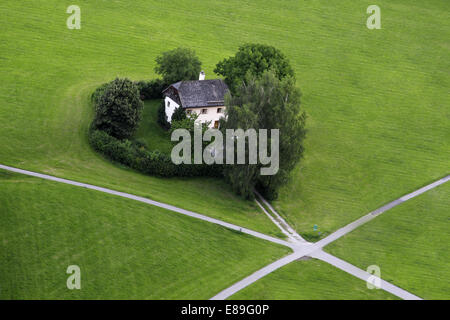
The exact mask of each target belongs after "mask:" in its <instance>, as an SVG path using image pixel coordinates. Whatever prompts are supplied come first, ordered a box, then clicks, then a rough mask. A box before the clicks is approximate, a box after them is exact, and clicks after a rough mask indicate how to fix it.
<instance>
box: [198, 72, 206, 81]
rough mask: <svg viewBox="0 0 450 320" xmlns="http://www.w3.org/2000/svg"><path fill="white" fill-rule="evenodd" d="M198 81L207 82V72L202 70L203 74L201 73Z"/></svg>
mask: <svg viewBox="0 0 450 320" xmlns="http://www.w3.org/2000/svg"><path fill="white" fill-rule="evenodd" d="M198 80H205V71H203V70H202V72H200V75H199V77H198Z"/></svg>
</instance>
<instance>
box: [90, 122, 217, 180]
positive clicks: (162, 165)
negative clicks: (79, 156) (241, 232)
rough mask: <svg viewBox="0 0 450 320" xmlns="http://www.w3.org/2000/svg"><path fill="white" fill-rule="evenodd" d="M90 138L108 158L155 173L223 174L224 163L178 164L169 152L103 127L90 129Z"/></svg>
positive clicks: (170, 175)
mask: <svg viewBox="0 0 450 320" xmlns="http://www.w3.org/2000/svg"><path fill="white" fill-rule="evenodd" d="M89 142H90V144H91V146H92V147H93V148H94V150H96V151H98V152H100V153H101V154H103V155H104V156H105V157H107V158H108V159H110V160H112V161H116V162H119V163H121V164H123V165H126V166H128V167H130V168H133V169H135V170H137V171H140V172H142V173H145V174H149V175H153V176H160V177H199V176H211V177H219V176H221V175H222V166H221V165H206V164H202V165H194V164H192V165H187V164H180V165H175V164H174V163H173V162H172V160H171V159H170V157H169V156H168V155H166V154H163V153H161V152H159V151H150V150H147V149H146V148H145V146H143V145H142V144H140V143H139V142H136V141H130V140H119V139H116V138H114V137H112V136H110V135H108V134H107V133H106V132H104V131H100V130H95V129H91V130H90V131H89Z"/></svg>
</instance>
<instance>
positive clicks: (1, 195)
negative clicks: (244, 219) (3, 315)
mask: <svg viewBox="0 0 450 320" xmlns="http://www.w3.org/2000/svg"><path fill="white" fill-rule="evenodd" d="M0 208H1V219H2V220H1V221H2V223H1V224H0V299H209V298H211V297H212V296H214V295H215V294H217V293H218V292H220V291H221V290H223V289H225V288H226V287H228V286H230V285H232V284H233V283H234V282H236V281H238V280H240V279H241V278H242V277H244V276H247V275H249V274H251V273H252V272H254V271H255V270H256V269H259V268H262V267H263V266H264V265H266V264H268V263H270V262H271V261H273V260H275V259H278V258H281V257H282V256H283V255H285V254H287V253H288V252H289V249H288V248H285V247H282V246H278V245H274V244H272V243H270V242H267V241H264V240H259V239H257V238H254V237H251V236H247V235H244V234H239V233H236V232H233V231H230V230H227V229H225V228H222V227H219V226H216V225H213V224H210V223H207V222H204V221H199V220H196V219H193V218H190V217H186V216H182V215H180V214H177V213H173V212H170V211H166V210H163V209H160V208H157V207H153V206H149V205H146V204H143V203H139V202H136V201H132V200H128V199H122V198H118V197H115V196H111V195H107V194H103V193H100V192H94V191H91V190H85V189H83V188H78V187H73V186H67V185H60V184H58V183H55V182H48V181H45V180H41V179H36V178H32V177H27V176H23V175H18V174H11V173H7V172H5V171H2V170H0ZM69 265H78V266H79V267H80V269H81V290H69V289H67V287H66V281H67V278H68V277H69V275H68V274H66V270H67V267H68V266H69Z"/></svg>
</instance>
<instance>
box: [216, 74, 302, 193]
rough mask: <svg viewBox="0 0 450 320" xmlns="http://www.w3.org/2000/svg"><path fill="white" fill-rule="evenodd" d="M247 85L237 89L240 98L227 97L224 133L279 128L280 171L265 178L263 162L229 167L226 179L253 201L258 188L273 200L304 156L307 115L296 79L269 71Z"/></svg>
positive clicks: (225, 172) (253, 78)
mask: <svg viewBox="0 0 450 320" xmlns="http://www.w3.org/2000/svg"><path fill="white" fill-rule="evenodd" d="M245 83H246V84H245V85H241V86H240V87H239V88H238V89H237V91H238V92H237V93H238V94H237V95H236V96H233V97H231V96H228V97H227V99H226V106H227V109H226V110H227V111H226V112H227V118H226V119H222V120H221V130H222V131H223V132H224V134H225V130H226V129H244V130H247V129H250V128H254V129H255V130H256V131H257V132H258V129H268V131H269V132H270V129H279V132H280V134H279V170H278V172H277V174H275V175H266V176H264V175H261V174H260V170H259V169H260V168H261V167H262V165H261V164H260V163H259V162H258V164H242V165H228V166H226V167H225V170H224V176H225V178H226V179H227V181H228V182H229V183H230V184H231V185H232V188H233V189H234V190H235V191H236V192H237V193H238V194H240V195H242V196H244V197H245V198H252V197H253V189H254V188H256V189H257V190H258V191H260V192H261V193H262V194H263V195H264V196H266V197H267V198H268V199H270V200H272V199H275V198H276V197H277V196H278V190H279V188H280V186H282V185H283V184H284V183H286V182H287V180H288V178H289V176H290V172H291V171H292V169H294V167H295V166H296V165H297V163H298V162H299V161H300V159H301V157H302V154H303V140H304V138H305V134H306V130H305V120H306V114H305V113H304V112H303V111H302V110H301V107H300V96H301V94H300V90H299V89H298V88H296V86H295V80H294V79H293V78H291V77H286V78H284V79H283V80H279V79H278V77H277V76H276V75H275V74H274V73H273V72H265V73H263V74H262V76H261V77H260V78H256V77H254V76H253V77H251V76H248V77H247V78H246V80H245ZM269 139H270V137H269ZM247 142H248V140H247ZM270 145H271V143H270V140H269V141H268V146H270ZM235 149H236V148H235ZM246 152H247V153H248V143H247V150H246ZM246 159H248V157H247V158H246ZM247 163H248V161H247Z"/></svg>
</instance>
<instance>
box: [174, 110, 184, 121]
mask: <svg viewBox="0 0 450 320" xmlns="http://www.w3.org/2000/svg"><path fill="white" fill-rule="evenodd" d="M183 119H186V112H185V111H184V109H183V107H178V108H176V109H175V110H174V112H173V114H172V121H180V120H183Z"/></svg>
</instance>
